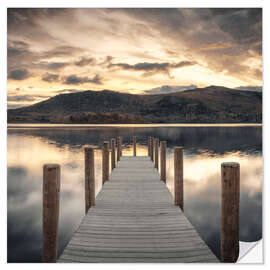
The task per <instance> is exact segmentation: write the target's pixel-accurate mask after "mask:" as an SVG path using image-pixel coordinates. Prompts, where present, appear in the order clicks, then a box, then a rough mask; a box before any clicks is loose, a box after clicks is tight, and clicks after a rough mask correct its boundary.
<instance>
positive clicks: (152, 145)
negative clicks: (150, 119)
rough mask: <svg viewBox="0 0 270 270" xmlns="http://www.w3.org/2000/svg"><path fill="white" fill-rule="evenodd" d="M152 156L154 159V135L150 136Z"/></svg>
mask: <svg viewBox="0 0 270 270" xmlns="http://www.w3.org/2000/svg"><path fill="white" fill-rule="evenodd" d="M150 158H151V161H154V137H150Z"/></svg>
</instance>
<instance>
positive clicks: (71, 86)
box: [7, 8, 262, 108]
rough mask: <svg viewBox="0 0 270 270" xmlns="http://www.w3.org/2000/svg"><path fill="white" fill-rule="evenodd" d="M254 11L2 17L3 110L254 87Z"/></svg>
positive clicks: (22, 12)
mask: <svg viewBox="0 0 270 270" xmlns="http://www.w3.org/2000/svg"><path fill="white" fill-rule="evenodd" d="M261 32H262V12H261V9H199V8H197V9H196V8H193V9H92V8H91V9H63V8H60V9H8V41H7V46H8V86H7V90H8V107H9V108H15V107H20V106H25V105H30V104H33V103H36V102H39V101H41V100H44V99H47V98H49V97H51V96H55V95H57V94H60V93H71V92H76V91H83V90H97V91H98V90H103V89H109V90H114V91H121V92H129V93H134V94H144V93H145V91H146V90H149V89H153V88H158V87H161V86H163V85H169V86H172V87H176V86H177V87H178V88H179V87H183V89H185V87H187V86H194V87H205V86H208V85H221V86H226V87H229V88H236V87H245V86H258V87H261V86H262V52H261V50H262V37H261V34H262V33H261Z"/></svg>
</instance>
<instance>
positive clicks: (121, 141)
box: [120, 136, 123, 157]
mask: <svg viewBox="0 0 270 270" xmlns="http://www.w3.org/2000/svg"><path fill="white" fill-rule="evenodd" d="M122 145H123V137H122V136H120V157H122V154H123V152H122V151H123V149H122Z"/></svg>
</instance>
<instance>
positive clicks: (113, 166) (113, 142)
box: [111, 138, 115, 170]
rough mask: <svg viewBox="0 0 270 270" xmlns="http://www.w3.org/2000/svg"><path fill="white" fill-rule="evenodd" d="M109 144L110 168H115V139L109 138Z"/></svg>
mask: <svg viewBox="0 0 270 270" xmlns="http://www.w3.org/2000/svg"><path fill="white" fill-rule="evenodd" d="M111 146H112V148H111V149H112V152H111V168H112V170H113V169H114V168H115V139H114V138H113V139H111Z"/></svg>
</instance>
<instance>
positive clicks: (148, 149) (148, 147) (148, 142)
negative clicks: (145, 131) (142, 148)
mask: <svg viewBox="0 0 270 270" xmlns="http://www.w3.org/2000/svg"><path fill="white" fill-rule="evenodd" d="M147 155H148V157H150V136H148V140H147Z"/></svg>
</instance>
